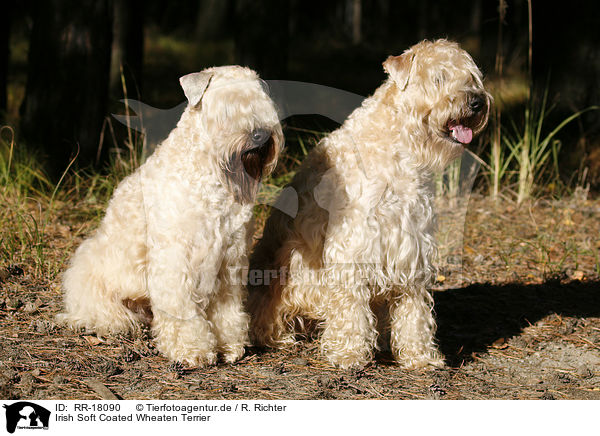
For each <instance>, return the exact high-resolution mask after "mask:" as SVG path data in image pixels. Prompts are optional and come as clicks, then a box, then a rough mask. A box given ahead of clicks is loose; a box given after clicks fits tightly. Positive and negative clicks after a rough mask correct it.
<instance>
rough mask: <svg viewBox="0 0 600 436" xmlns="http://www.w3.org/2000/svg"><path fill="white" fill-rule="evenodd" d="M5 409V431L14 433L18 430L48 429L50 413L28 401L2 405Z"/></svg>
mask: <svg viewBox="0 0 600 436" xmlns="http://www.w3.org/2000/svg"><path fill="white" fill-rule="evenodd" d="M3 407H4V408H5V409H6V431H8V432H9V433H14V432H15V430H16V429H17V428H19V429H29V430H31V429H44V430H47V429H48V423H49V422H50V411H49V410H47V409H45V408H43V407H42V406H38V405H37V404H35V403H30V402H29V401H19V402H17V403H13V404H10V405H8V406H7V405H6V404H5V405H3Z"/></svg>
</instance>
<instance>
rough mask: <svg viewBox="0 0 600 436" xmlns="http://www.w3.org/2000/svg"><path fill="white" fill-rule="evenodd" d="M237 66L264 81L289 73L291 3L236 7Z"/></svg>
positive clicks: (248, 0) (243, 1)
mask: <svg viewBox="0 0 600 436" xmlns="http://www.w3.org/2000/svg"><path fill="white" fill-rule="evenodd" d="M234 27H235V48H236V58H237V62H238V63H239V64H241V65H245V66H248V67H250V68H253V69H254V70H256V71H257V72H258V73H259V74H260V76H261V77H262V78H264V79H280V78H283V77H285V75H286V73H287V61H288V53H287V52H288V41H289V0H261V1H258V2H257V1H253V0H237V1H236V4H235V26H234Z"/></svg>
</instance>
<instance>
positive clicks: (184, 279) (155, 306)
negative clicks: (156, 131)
mask: <svg viewBox="0 0 600 436" xmlns="http://www.w3.org/2000/svg"><path fill="white" fill-rule="evenodd" d="M180 84H181V86H182V88H183V91H184V93H185V96H186V98H187V101H188V105H187V107H186V109H185V111H184V113H183V115H182V116H181V119H180V120H179V122H178V124H177V126H176V128H175V129H174V130H172V131H171V133H170V134H169V136H168V137H167V139H166V140H165V141H164V142H162V143H161V144H160V145H159V147H158V148H157V149H156V151H155V152H154V154H152V155H151V156H150V157H149V158H148V160H147V161H146V162H145V163H144V164H143V165H142V166H140V167H139V168H138V169H137V170H136V171H135V172H134V173H133V174H131V175H130V176H128V177H127V178H125V179H124V180H123V181H122V182H121V183H120V184H119V186H118V187H117V188H116V190H115V192H114V195H113V197H112V198H111V200H110V202H109V205H108V208H107V210H106V215H105V216H104V218H103V220H102V222H101V224H100V226H99V228H98V229H97V230H96V232H95V233H94V234H93V236H91V237H90V238H89V239H87V240H85V241H84V242H83V243H82V244H81V246H80V247H79V248H78V249H77V251H76V252H75V254H74V256H73V257H72V259H71V261H70V266H69V268H68V270H67V271H66V272H65V274H64V278H63V288H64V303H65V312H64V313H63V314H61V315H59V317H58V319H59V321H61V322H63V323H66V324H68V325H70V326H72V327H74V328H86V329H90V330H94V331H96V332H98V333H99V334H106V333H117V332H132V331H135V330H136V329H137V328H138V327H139V326H140V324H141V323H145V322H146V323H149V324H150V326H151V331H152V334H153V336H154V338H155V341H156V346H157V349H158V350H159V351H160V352H161V353H162V354H164V355H165V356H167V357H168V358H169V359H171V360H173V361H177V362H181V363H183V364H187V365H192V366H203V365H211V364H214V363H216V361H217V358H218V356H219V355H221V356H222V358H223V359H224V361H226V362H234V361H236V360H238V359H239V358H240V357H241V356H242V355H243V353H244V347H245V345H246V344H247V343H248V324H249V320H248V314H247V313H246V311H245V309H244V300H245V298H246V289H245V286H243V284H244V282H245V274H247V269H248V255H249V247H250V246H249V243H250V240H251V237H252V232H253V228H252V227H253V219H252V209H253V202H254V199H255V196H256V193H257V190H258V187H259V182H260V180H261V178H262V177H264V176H266V175H268V174H269V173H270V172H271V171H272V170H273V168H274V167H275V165H276V162H277V158H278V156H279V153H280V151H281V148H282V146H283V133H282V130H281V126H280V124H279V120H278V114H277V110H276V108H275V106H274V103H273V101H272V100H271V99H270V97H269V96H268V95H267V93H266V92H265V89H264V86H263V85H264V82H262V81H261V80H260V79H259V77H258V75H257V74H256V73H255V72H254V71H252V70H250V69H248V68H244V67H240V66H226V67H214V68H209V69H206V70H203V71H202V72H199V73H192V74H188V75H186V76H183V77H182V78H181V79H180Z"/></svg>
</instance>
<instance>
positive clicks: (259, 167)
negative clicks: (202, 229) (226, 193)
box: [223, 137, 277, 203]
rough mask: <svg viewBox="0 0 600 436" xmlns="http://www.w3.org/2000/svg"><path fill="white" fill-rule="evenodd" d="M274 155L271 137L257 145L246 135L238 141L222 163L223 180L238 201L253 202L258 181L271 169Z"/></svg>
mask: <svg viewBox="0 0 600 436" xmlns="http://www.w3.org/2000/svg"><path fill="white" fill-rule="evenodd" d="M276 155H277V145H276V142H275V139H274V138H273V137H271V138H269V139H268V140H267V141H266V142H265V143H264V144H262V145H259V146H257V145H256V144H254V143H253V142H252V141H251V140H250V139H249V138H246V137H244V138H241V139H240V140H239V141H238V145H237V146H236V147H235V148H234V151H233V153H232V154H231V155H230V156H229V157H228V158H226V159H225V163H224V165H223V175H224V177H225V182H226V184H227V186H228V187H229V189H230V190H231V192H232V193H233V196H234V198H235V200H236V201H237V202H238V203H252V202H254V200H255V199H256V195H257V193H258V188H259V186H260V181H261V179H262V177H263V176H264V175H266V173H267V172H268V171H270V170H271V169H272V166H273V163H274V161H275V159H276Z"/></svg>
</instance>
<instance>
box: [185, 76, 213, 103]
mask: <svg viewBox="0 0 600 436" xmlns="http://www.w3.org/2000/svg"><path fill="white" fill-rule="evenodd" d="M212 78H213V74H212V73H204V72H203V73H191V74H187V75H185V76H183V77H180V78H179V83H180V84H181V87H182V88H183V93H184V94H185V97H186V98H187V99H188V101H189V103H190V104H191V105H192V107H198V105H199V104H200V103H201V102H202V97H204V93H205V92H206V90H207V89H208V85H209V84H210V81H211V80H212Z"/></svg>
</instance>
